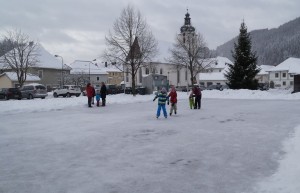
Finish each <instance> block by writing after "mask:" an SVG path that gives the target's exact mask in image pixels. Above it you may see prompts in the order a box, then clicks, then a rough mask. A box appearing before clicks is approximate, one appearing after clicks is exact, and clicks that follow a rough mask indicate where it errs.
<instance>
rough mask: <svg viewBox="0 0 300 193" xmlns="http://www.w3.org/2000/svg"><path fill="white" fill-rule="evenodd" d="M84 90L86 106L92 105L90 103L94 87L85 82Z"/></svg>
mask: <svg viewBox="0 0 300 193" xmlns="http://www.w3.org/2000/svg"><path fill="white" fill-rule="evenodd" d="M85 90H86V96H87V98H88V106H89V107H92V104H91V103H92V98H93V96H94V89H93V87H92V86H91V83H87V85H86V88H85Z"/></svg>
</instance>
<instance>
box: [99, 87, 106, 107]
mask: <svg viewBox="0 0 300 193" xmlns="http://www.w3.org/2000/svg"><path fill="white" fill-rule="evenodd" d="M106 92H107V89H106V86H105V84H104V82H102V83H101V89H100V95H101V100H102V106H105V103H106Z"/></svg>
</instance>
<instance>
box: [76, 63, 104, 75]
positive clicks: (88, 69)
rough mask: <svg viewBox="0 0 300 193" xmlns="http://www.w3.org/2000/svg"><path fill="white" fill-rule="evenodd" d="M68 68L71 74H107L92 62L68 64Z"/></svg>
mask: <svg viewBox="0 0 300 193" xmlns="http://www.w3.org/2000/svg"><path fill="white" fill-rule="evenodd" d="M70 67H71V68H72V70H71V72H70V73H71V74H78V73H82V74H89V73H90V74H108V73H107V71H105V70H104V69H103V68H101V67H99V65H98V64H97V65H95V63H94V62H92V61H90V62H89V61H86V62H83V61H74V62H73V63H71V64H70Z"/></svg>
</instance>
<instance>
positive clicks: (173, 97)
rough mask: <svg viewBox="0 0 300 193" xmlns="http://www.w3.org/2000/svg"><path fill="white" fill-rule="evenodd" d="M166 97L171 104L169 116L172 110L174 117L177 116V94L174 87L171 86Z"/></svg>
mask: <svg viewBox="0 0 300 193" xmlns="http://www.w3.org/2000/svg"><path fill="white" fill-rule="evenodd" d="M168 97H170V102H171V107H170V116H172V113H173V110H174V113H175V115H176V114H177V92H176V89H175V87H174V86H172V88H171V91H170V93H169V95H168Z"/></svg>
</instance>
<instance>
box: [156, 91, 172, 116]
mask: <svg viewBox="0 0 300 193" xmlns="http://www.w3.org/2000/svg"><path fill="white" fill-rule="evenodd" d="M157 98H158V107H157V112H156V118H157V119H158V117H159V116H160V111H161V109H162V110H163V113H164V116H165V118H167V117H168V114H167V110H166V102H168V104H169V97H168V94H167V90H166V89H165V88H162V89H161V91H160V93H158V94H157V95H156V96H155V98H154V99H153V101H155V100H156V99H157Z"/></svg>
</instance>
